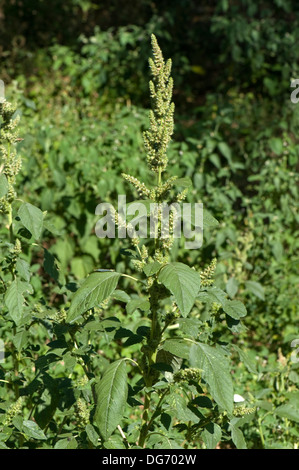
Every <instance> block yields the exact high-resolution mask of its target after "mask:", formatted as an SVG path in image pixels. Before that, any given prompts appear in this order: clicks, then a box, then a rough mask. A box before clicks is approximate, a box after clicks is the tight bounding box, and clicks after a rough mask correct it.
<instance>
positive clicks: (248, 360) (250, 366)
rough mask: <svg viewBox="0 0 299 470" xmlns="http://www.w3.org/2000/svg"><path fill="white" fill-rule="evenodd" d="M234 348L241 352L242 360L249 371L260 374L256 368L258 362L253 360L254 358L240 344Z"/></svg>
mask: <svg viewBox="0 0 299 470" xmlns="http://www.w3.org/2000/svg"><path fill="white" fill-rule="evenodd" d="M233 348H234V349H235V351H237V353H238V354H239V357H240V360H241V362H243V364H244V366H245V367H246V368H247V369H248V371H249V372H251V373H252V374H256V375H257V374H258V371H257V369H256V364H255V363H254V362H253V360H252V359H251V358H250V357H249V356H248V354H246V352H245V351H243V350H242V349H240V348H239V347H238V346H236V345H234V346H233Z"/></svg>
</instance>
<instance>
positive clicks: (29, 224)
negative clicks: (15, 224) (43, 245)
mask: <svg viewBox="0 0 299 470" xmlns="http://www.w3.org/2000/svg"><path fill="white" fill-rule="evenodd" d="M18 216H19V217H20V219H21V222H22V224H23V225H24V227H26V228H27V230H29V232H30V233H31V235H32V236H33V238H36V239H37V238H39V237H40V236H41V233H42V228H43V218H44V216H43V213H42V211H41V210H40V209H39V208H38V207H35V206H33V205H32V204H29V203H28V202H24V203H23V204H22V205H21V206H20V208H19V210H18Z"/></svg>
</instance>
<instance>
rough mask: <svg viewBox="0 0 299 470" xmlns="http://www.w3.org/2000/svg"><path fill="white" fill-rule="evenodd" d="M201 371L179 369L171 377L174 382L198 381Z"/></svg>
mask: <svg viewBox="0 0 299 470" xmlns="http://www.w3.org/2000/svg"><path fill="white" fill-rule="evenodd" d="M201 373H202V370H201V369H196V368H195V367H190V368H188V369H181V370H179V371H178V372H176V373H175V374H174V376H173V380H174V381H175V382H190V381H192V380H195V381H198V380H200V378H201Z"/></svg>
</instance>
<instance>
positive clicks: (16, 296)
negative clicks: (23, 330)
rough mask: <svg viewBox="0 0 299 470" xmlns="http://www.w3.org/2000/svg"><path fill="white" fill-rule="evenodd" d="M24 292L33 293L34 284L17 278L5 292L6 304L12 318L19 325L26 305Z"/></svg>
mask: <svg viewBox="0 0 299 470" xmlns="http://www.w3.org/2000/svg"><path fill="white" fill-rule="evenodd" d="M24 292H29V293H33V289H32V286H31V285H30V284H29V283H28V282H24V281H21V280H20V279H19V278H16V279H15V280H14V281H12V283H11V284H10V286H9V288H8V289H7V291H6V294H5V305H6V307H7V308H8V311H9V313H10V316H11V318H12V319H13V321H14V322H15V323H16V324H17V325H19V324H20V321H21V319H22V314H23V306H24V300H25V299H24V295H23V294H24Z"/></svg>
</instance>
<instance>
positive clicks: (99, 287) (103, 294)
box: [67, 271, 120, 323]
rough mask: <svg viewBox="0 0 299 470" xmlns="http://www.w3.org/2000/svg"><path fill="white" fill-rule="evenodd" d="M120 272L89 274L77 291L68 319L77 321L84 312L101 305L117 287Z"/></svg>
mask: <svg viewBox="0 0 299 470" xmlns="http://www.w3.org/2000/svg"><path fill="white" fill-rule="evenodd" d="M119 277H120V273H117V272H114V271H111V272H96V273H92V274H90V275H89V276H88V278H87V279H86V280H85V281H84V282H83V284H82V286H81V287H80V288H79V289H78V290H77V292H76V293H75V295H74V297H73V299H72V301H71V306H70V309H69V311H68V317H67V321H68V322H70V323H72V322H74V321H76V320H77V319H78V318H79V317H80V315H82V313H84V312H86V311H87V310H90V309H91V308H93V307H96V306H97V305H99V304H100V303H101V302H102V301H103V300H105V299H106V298H107V297H109V295H110V294H112V292H113V291H114V290H115V289H116V286H117V282H118V279H119Z"/></svg>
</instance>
